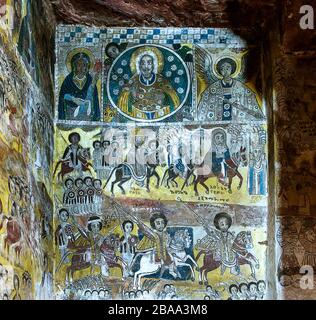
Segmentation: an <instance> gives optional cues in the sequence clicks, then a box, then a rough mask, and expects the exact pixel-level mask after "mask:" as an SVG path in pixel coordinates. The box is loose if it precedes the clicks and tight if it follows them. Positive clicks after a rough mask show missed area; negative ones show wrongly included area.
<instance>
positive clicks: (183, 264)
mask: <svg viewBox="0 0 316 320" xmlns="http://www.w3.org/2000/svg"><path fill="white" fill-rule="evenodd" d="M177 266H179V267H188V268H190V271H191V280H192V281H194V280H195V274H194V270H193V268H192V266H191V265H190V264H189V263H185V262H180V261H179V262H178V265H177Z"/></svg>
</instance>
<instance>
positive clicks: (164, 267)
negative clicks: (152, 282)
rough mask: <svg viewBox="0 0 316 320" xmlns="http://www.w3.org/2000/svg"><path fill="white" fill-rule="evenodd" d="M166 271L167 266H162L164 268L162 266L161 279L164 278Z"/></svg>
mask: <svg viewBox="0 0 316 320" xmlns="http://www.w3.org/2000/svg"><path fill="white" fill-rule="evenodd" d="M165 271H166V266H165V265H162V266H161V270H160V275H159V278H160V279H161V278H162V276H163V274H164V273H165Z"/></svg>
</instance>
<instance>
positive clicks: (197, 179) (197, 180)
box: [194, 177, 200, 197]
mask: <svg viewBox="0 0 316 320" xmlns="http://www.w3.org/2000/svg"><path fill="white" fill-rule="evenodd" d="M199 182H200V179H199V177H197V178H196V179H195V181H194V192H195V196H197V197H198V195H199V192H198V189H197V185H198V183H199Z"/></svg>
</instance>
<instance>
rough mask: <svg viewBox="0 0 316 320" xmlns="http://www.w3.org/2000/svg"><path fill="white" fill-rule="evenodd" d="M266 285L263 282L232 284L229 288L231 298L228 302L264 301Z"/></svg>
mask: <svg viewBox="0 0 316 320" xmlns="http://www.w3.org/2000/svg"><path fill="white" fill-rule="evenodd" d="M266 289H267V288H266V283H265V282H264V281H263V280H259V281H257V282H249V283H245V282H243V283H240V284H239V285H237V284H232V285H230V286H229V294H230V297H229V298H228V300H264V298H265V294H266Z"/></svg>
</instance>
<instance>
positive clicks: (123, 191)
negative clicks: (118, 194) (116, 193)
mask: <svg viewBox="0 0 316 320" xmlns="http://www.w3.org/2000/svg"><path fill="white" fill-rule="evenodd" d="M131 178H132V177H127V178H125V179H122V180H121V182H120V183H119V184H118V186H119V188H120V189H121V190H122V194H125V190H124V188H123V184H124V183H125V182H127V181H128V180H130V179H131Z"/></svg>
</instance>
